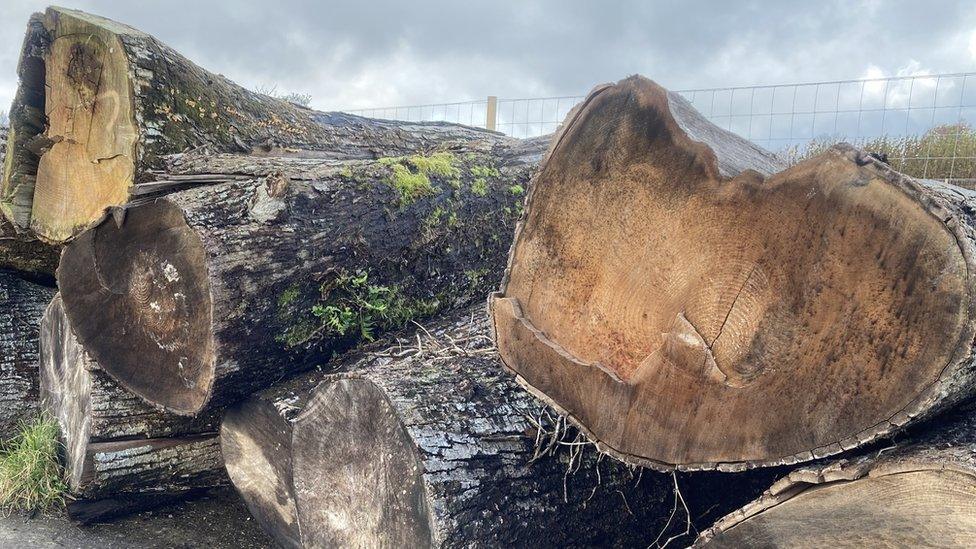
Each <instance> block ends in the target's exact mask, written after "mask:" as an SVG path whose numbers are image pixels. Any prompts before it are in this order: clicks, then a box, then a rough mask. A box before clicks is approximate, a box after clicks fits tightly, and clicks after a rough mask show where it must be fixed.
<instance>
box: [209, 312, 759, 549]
mask: <svg viewBox="0 0 976 549" xmlns="http://www.w3.org/2000/svg"><path fill="white" fill-rule="evenodd" d="M485 316H486V315H485V312H484V309H483V308H482V307H476V308H470V309H467V310H463V311H460V312H455V313H451V314H450V315H447V316H446V317H444V318H443V319H442V320H441V321H439V322H436V323H433V324H431V326H430V327H429V328H427V329H420V330H419V331H417V332H416V333H414V334H410V333H407V334H404V337H403V338H402V339H397V340H396V342H394V343H390V342H389V341H387V342H386V343H384V344H378V345H374V346H372V347H369V348H366V349H364V350H360V351H357V352H355V353H353V354H351V355H350V356H348V357H345V358H344V359H343V360H341V361H339V362H338V367H339V369H340V371H339V372H336V373H331V374H329V373H322V372H319V373H313V374H306V375H303V376H300V377H297V378H295V379H293V380H290V381H288V382H286V383H284V384H281V385H279V386H276V387H274V388H271V389H268V390H265V391H263V392H260V393H257V394H255V395H254V396H252V397H251V398H250V399H248V400H246V401H244V402H242V403H240V404H238V405H236V406H234V407H232V408H230V409H229V410H228V412H227V414H226V415H225V417H224V421H223V423H222V425H221V445H222V448H223V453H224V459H225V462H226V464H227V469H228V473H229V475H230V478H231V481H232V482H233V483H234V485H235V486H236V488H237V490H238V491H239V492H240V493H241V495H242V496H243V498H244V500H245V501H246V502H247V505H248V507H249V509H250V510H251V512H252V514H253V515H254V516H255V518H256V519H257V520H258V522H259V523H260V524H261V525H262V527H263V528H264V529H265V530H266V531H267V532H268V533H269V534H270V535H272V536H273V537H274V538H275V539H276V540H277V541H278V542H279V543H280V544H282V545H283V546H285V547H431V546H434V547H468V546H489V547H507V546H535V547H566V546H573V547H585V546H641V547H644V546H648V545H649V544H651V543H652V542H654V541H655V540H656V539H658V540H661V541H663V540H665V539H667V538H668V537H671V536H677V537H676V539H679V538H680V534H681V532H682V530H683V529H684V528H685V525H686V517H685V516H684V514H683V513H684V506H683V505H682V504H681V503H680V500H679V499H677V497H676V494H675V492H674V486H675V484H674V483H675V480H674V478H673V477H672V476H671V475H662V474H655V473H651V472H643V471H640V470H638V469H632V468H630V467H627V466H625V465H623V464H621V463H619V462H616V461H614V460H612V459H603V456H602V455H601V454H599V453H598V452H596V451H594V447H593V446H592V445H589V444H587V443H586V442H585V441H584V440H585V439H583V438H582V436H581V435H580V434H579V433H578V432H577V431H575V430H574V429H572V428H567V427H566V423H565V421H564V420H562V419H559V418H558V417H557V416H555V415H550V414H549V412H548V410H547V409H546V408H544V407H543V406H542V405H541V403H539V402H538V401H537V400H536V399H534V398H533V397H532V396H531V395H529V394H528V393H527V392H525V391H524V390H523V389H521V388H520V387H519V386H518V385H517V384H516V383H515V382H514V381H512V380H510V379H509V378H508V377H507V376H506V374H505V373H504V372H503V370H502V368H501V365H500V363H499V360H498V357H497V354H496V352H495V350H494V349H493V347H492V346H491V342H490V339H489V338H488V328H487V322H486V319H485ZM729 486H736V487H737V488H740V489H738V490H735V489H733V490H729V489H728V487H729ZM742 486H743V485H742V484H741V483H739V482H738V481H735V482H727V483H724V486H722V487H721V488H720V490H728V492H727V494H726V497H724V498H720V499H719V503H718V505H717V508H718V509H728V508H732V507H731V506H730V505H734V504H732V503H731V502H733V501H736V500H740V501H745V500H747V499H748V496H747V494H749V493H753V494H755V493H758V492H757V491H752V492H750V491H748V490H747V489H741V488H742ZM685 490H686V491H687V490H688V488H685ZM760 490H761V488H760ZM723 493H725V492H723ZM692 515H693V516H699V515H701V510H692ZM669 517H671V520H669ZM686 541H690V540H686Z"/></svg>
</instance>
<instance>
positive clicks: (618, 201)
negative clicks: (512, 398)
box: [493, 77, 976, 470]
mask: <svg viewBox="0 0 976 549" xmlns="http://www.w3.org/2000/svg"><path fill="white" fill-rule="evenodd" d="M779 169H780V165H779V164H778V163H777V161H776V160H775V159H774V158H773V157H772V156H771V155H770V154H769V153H766V152H764V151H762V150H760V149H758V148H756V147H754V146H753V145H751V144H749V143H747V142H746V141H744V140H743V139H741V138H738V137H736V136H734V135H732V134H730V133H727V132H725V131H723V130H721V129H719V128H717V127H715V126H713V125H711V124H710V123H709V122H707V121H706V120H704V119H703V118H702V117H701V116H700V115H699V114H698V113H697V112H695V111H694V109H693V108H692V107H691V105H690V104H689V103H688V102H687V101H685V100H684V99H682V98H681V97H679V96H677V95H675V94H670V93H668V92H667V91H666V90H664V89H663V88H661V87H659V86H657V85H656V84H654V83H652V82H651V81H649V80H646V79H644V78H641V77H632V78H629V79H627V80H624V81H621V82H620V83H618V84H616V85H608V86H604V87H601V88H598V89H597V90H595V91H594V92H593V93H591V94H590V96H589V97H588V98H587V100H586V101H584V102H583V103H582V104H581V106H580V107H579V108H578V109H576V110H575V111H574V112H573V113H571V115H570V117H569V119H568V121H567V123H566V124H565V126H564V128H563V129H562V131H561V132H560V133H559V135H557V136H556V137H555V138H554V146H553V148H552V150H551V151H550V153H549V155H548V157H547V159H546V160H545V162H544V165H543V167H541V168H540V172H539V175H538V177H537V179H536V180H535V182H534V184H533V189H532V192H531V194H530V196H529V198H528V201H527V208H526V215H525V217H524V218H523V222H522V225H521V226H520V228H519V229H518V232H517V234H516V241H515V244H514V246H513V251H512V254H511V257H510V264H509V270H508V272H507V277H506V279H505V281H504V283H503V286H502V291H501V293H500V294H498V295H497V296H496V297H495V299H494V300H493V314H494V323H495V337H496V340H497V344H498V347H499V349H500V352H501V355H502V358H503V360H504V362H505V364H506V365H507V366H508V367H509V368H511V369H512V370H513V371H514V372H515V373H516V374H517V375H518V378H519V380H520V381H521V382H522V383H524V384H525V385H526V386H527V387H529V388H530V390H532V391H533V392H534V393H535V394H537V395H539V396H540V397H541V398H543V399H545V400H547V401H548V402H551V403H553V404H554V405H555V406H556V407H558V408H559V409H561V410H563V411H564V412H565V413H566V414H568V415H569V416H571V417H572V418H573V419H574V420H575V421H576V422H577V423H578V424H579V425H581V426H582V427H583V429H584V430H586V431H587V432H588V433H589V434H590V436H592V438H593V439H594V440H596V441H599V442H600V444H601V447H602V448H604V449H606V451H608V452H610V453H612V454H614V455H616V456H618V457H620V458H621V459H624V460H626V461H629V462H631V463H637V464H642V465H648V466H651V467H657V468H660V469H665V470H667V469H673V468H678V469H687V470H692V469H710V468H719V469H723V470H738V469H742V468H746V467H752V466H756V465H772V464H787V463H794V462H798V461H803V460H809V459H812V458H815V457H823V456H827V455H831V454H835V453H837V452H840V451H842V450H845V449H850V448H854V447H857V446H859V445H861V444H863V443H865V442H867V441H870V440H873V439H875V438H877V437H879V436H881V435H884V434H886V433H889V432H891V431H892V430H894V429H896V428H898V427H900V426H903V425H905V424H907V423H908V422H909V421H911V420H912V419H917V418H919V417H922V416H926V415H929V414H931V413H933V412H935V411H938V410H940V409H944V408H946V407H948V406H951V405H952V404H953V403H955V402H958V401H959V400H960V399H961V398H962V397H964V396H965V395H967V394H971V392H972V389H973V385H974V373H976V369H974V368H973V367H972V362H973V358H972V351H973V339H974V337H973V336H974V333H976V317H974V311H976V309H974V301H973V298H974V295H973V290H972V289H973V288H974V280H973V275H974V274H976V265H973V249H974V248H973V240H974V236H973V228H974V224H973V221H972V219H973V218H972V216H971V215H970V214H969V213H968V212H970V211H972V209H973V208H974V207H976V195H974V194H973V193H972V192H969V191H964V190H961V189H957V188H954V187H951V186H947V185H942V184H939V183H936V182H927V181H915V180H913V179H910V178H908V177H905V176H903V175H901V174H898V173H896V172H894V171H892V170H891V169H889V168H888V167H887V166H885V165H883V164H881V163H879V162H876V161H875V160H874V159H872V158H870V157H869V156H867V155H865V154H862V153H861V152H859V151H857V150H855V149H853V148H851V147H849V146H846V145H838V146H836V147H834V148H832V149H830V150H829V151H827V152H825V153H824V154H822V155H820V156H818V157H816V158H813V159H811V160H808V161H806V162H803V163H801V164H799V165H797V166H794V167H792V168H790V169H788V170H784V171H780V172H779V173H775V172H777V170H779Z"/></svg>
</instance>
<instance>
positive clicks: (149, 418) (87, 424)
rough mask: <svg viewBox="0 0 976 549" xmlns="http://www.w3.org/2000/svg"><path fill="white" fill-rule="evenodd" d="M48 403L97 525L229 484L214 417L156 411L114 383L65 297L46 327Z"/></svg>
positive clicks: (75, 506) (84, 509)
mask: <svg viewBox="0 0 976 549" xmlns="http://www.w3.org/2000/svg"><path fill="white" fill-rule="evenodd" d="M40 342H41V401H42V402H43V404H44V408H45V409H46V411H47V412H48V413H49V414H50V415H51V416H52V417H54V418H56V419H57V421H58V424H59V426H60V428H61V434H62V438H63V443H64V447H65V470H66V476H67V480H68V484H69V488H70V491H71V494H70V497H69V502H68V505H67V508H68V513H69V514H70V515H71V516H72V517H73V518H75V519H76V520H79V521H82V522H90V521H93V520H98V519H103V518H107V517H108V516H110V515H117V514H123V513H130V512H135V511H139V510H143V509H146V508H149V507H154V506H158V505H163V504H166V503H168V502H171V501H173V500H176V499H181V498H185V497H189V496H190V495H193V494H194V493H197V492H201V491H205V490H207V489H210V488H215V487H217V486H221V485H225V484H226V482H227V481H226V475H225V473H224V469H223V462H222V460H221V458H220V450H219V442H218V440H217V437H216V425H217V418H216V417H215V416H214V415H210V416H203V417H198V418H187V417H184V416H177V415H174V414H169V413H166V412H162V411H160V410H157V409H155V408H153V407H151V406H150V405H148V404H147V403H145V402H143V401H142V400H141V399H139V398H138V397H136V396H135V395H133V394H132V393H129V392H128V391H126V390H125V389H123V388H122V387H121V386H119V385H118V384H117V383H116V382H115V381H113V380H112V379H111V378H109V377H108V376H107V375H106V374H105V373H104V372H102V371H101V369H100V368H99V367H98V364H97V363H96V362H95V361H94V360H92V358H91V356H90V355H89V354H88V353H87V352H86V351H85V349H84V348H83V347H82V346H81V345H80V344H79V343H78V340H77V338H75V336H74V333H73V332H72V330H71V327H70V325H69V324H68V322H67V318H66V317H65V315H64V309H63V307H62V303H61V298H60V296H56V297H55V298H54V300H53V301H51V303H50V305H49V306H48V308H47V311H46V312H45V314H44V318H43V321H42V322H41V334H40Z"/></svg>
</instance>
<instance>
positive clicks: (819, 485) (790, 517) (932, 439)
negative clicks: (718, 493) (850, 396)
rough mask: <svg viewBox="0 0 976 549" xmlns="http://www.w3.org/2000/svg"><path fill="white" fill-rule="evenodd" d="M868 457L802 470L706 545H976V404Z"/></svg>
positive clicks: (704, 539) (703, 542) (704, 538)
mask: <svg viewBox="0 0 976 549" xmlns="http://www.w3.org/2000/svg"><path fill="white" fill-rule="evenodd" d="M905 435H906V436H905V437H904V438H903V439H902V440H899V441H897V442H893V443H891V444H890V445H883V444H882V445H879V446H883V447H882V448H880V449H877V450H874V451H872V452H870V453H867V454H865V455H861V456H859V457H853V458H850V459H841V460H837V461H833V462H829V463H826V464H823V463H821V464H817V465H811V466H807V467H802V468H799V469H796V470H794V471H792V472H790V473H789V475H787V476H786V477H784V478H782V479H780V480H779V481H777V482H776V483H774V484H773V485H772V486H771V487H770V488H769V489H768V490H767V491H766V492H765V493H764V494H763V495H762V496H761V497H760V498H759V499H757V500H755V501H753V502H752V503H749V504H748V505H746V506H744V507H742V508H741V509H738V510H736V511H734V512H733V513H731V514H729V515H728V516H726V517H725V518H723V519H721V520H720V521H718V522H717V523H716V524H715V526H713V527H712V528H710V529H708V530H706V531H705V532H703V533H702V535H701V536H700V537H699V539H698V541H697V542H696V544H695V545H696V546H697V547H708V548H710V549H711V548H715V549H720V548H723V547H728V548H735V547H800V546H802V547H851V548H855V547H959V548H963V547H973V545H974V543H976V407H973V406H972V405H970V406H969V407H968V408H966V409H963V410H959V411H957V412H954V413H953V414H952V415H951V416H949V417H938V418H935V419H934V420H932V421H930V422H928V423H926V424H924V425H919V426H918V427H917V428H915V429H913V430H911V431H909V432H908V433H905Z"/></svg>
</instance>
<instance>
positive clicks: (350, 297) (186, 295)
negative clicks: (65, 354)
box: [58, 142, 538, 415]
mask: <svg viewBox="0 0 976 549" xmlns="http://www.w3.org/2000/svg"><path fill="white" fill-rule="evenodd" d="M537 157H538V150H537V149H533V148H532V147H525V146H523V145H522V144H516V146H509V145H508V144H506V145H504V146H498V145H496V144H493V143H492V142H469V143H467V144H466V145H464V146H463V147H457V148H454V149H451V150H450V151H446V152H443V151H442V152H440V153H437V154H434V155H431V156H420V155H417V156H411V157H407V158H401V159H393V158H388V159H381V160H379V161H347V162H335V161H327V160H310V159H286V158H256V157H254V156H234V155H216V156H214V155H196V156H194V155H184V157H183V158H181V160H180V161H179V162H178V163H175V164H174V165H173V166H172V168H171V169H172V170H173V171H174V172H179V173H174V174H173V175H172V176H171V177H179V176H181V175H186V173H196V174H199V173H201V172H204V171H206V172H210V173H216V177H224V176H226V175H227V174H236V175H235V176H234V177H248V178H249V179H243V180H236V181H230V182H227V183H223V184H215V185H208V186H205V187H199V188H196V189H191V190H186V191H182V192H179V193H175V194H171V195H168V197H167V198H165V199H158V200H153V201H149V203H147V204H143V205H140V206H137V207H132V208H129V209H128V210H126V212H125V214H124V217H120V218H117V219H112V220H108V221H106V222H104V223H102V224H101V225H99V226H98V227H97V228H95V229H94V230H92V231H89V232H87V233H85V234H83V235H82V236H81V237H79V238H78V239H76V240H75V241H73V242H72V243H71V244H70V245H69V246H67V247H66V249H65V252H64V254H63V255H62V260H61V264H60V267H59V268H58V280H59V282H60V288H61V295H62V298H63V300H64V306H65V311H66V313H67V315H68V318H69V319H70V320H71V324H72V326H74V327H75V332H76V334H77V336H78V339H79V341H80V342H81V343H82V345H84V347H85V348H86V349H87V350H88V351H89V352H90V353H91V355H92V357H94V359H95V360H96V361H97V362H98V364H99V366H100V367H101V368H103V369H104V371H105V372H107V373H108V374H109V375H111V376H112V377H113V378H115V379H116V380H118V381H119V382H120V383H121V384H122V386H123V387H125V388H127V389H129V390H130V391H132V392H134V393H136V394H138V395H140V396H142V397H143V398H145V399H146V400H148V401H149V402H151V403H154V404H156V405H159V406H162V407H164V408H165V409H167V410H169V411H172V412H175V413H179V414H188V415H195V414H197V413H200V412H201V411H202V410H206V409H216V408H220V407H222V406H225V405H227V404H229V403H231V402H234V401H235V400H238V399H240V398H242V397H244V396H246V395H248V394H250V393H252V392H254V391H255V390H258V389H261V388H263V387H267V386H269V385H271V384H272V383H274V382H275V381H277V380H280V379H281V378H282V376H284V375H286V374H288V373H289V372H296V371H299V370H301V369H306V368H309V367H312V366H316V365H320V364H321V363H322V360H323V358H322V356H323V352H325V353H327V352H328V351H330V350H332V349H336V348H341V347H343V346H344V345H348V344H350V343H352V342H354V341H355V340H356V339H358V338H359V336H360V335H361V336H364V337H366V338H369V337H371V336H372V332H373V331H376V330H379V329H382V328H389V327H396V326H400V325H403V324H405V323H406V322H407V321H408V320H410V319H412V318H419V317H423V316H426V315H429V314H431V313H432V312H434V311H436V310H439V309H443V308H444V307H455V306H460V305H464V304H467V303H470V302H472V301H473V300H475V299H480V298H481V297H482V296H483V295H485V294H487V293H488V292H489V291H490V288H492V287H495V284H496V283H497V282H496V281H497V280H500V278H501V270H502V265H504V257H505V254H506V252H507V250H508V246H509V243H510V242H511V241H510V235H511V234H512V232H513V229H514V220H515V219H516V218H517V216H518V215H519V212H520V210H521V203H522V199H523V196H522V193H523V192H524V185H526V184H527V182H528V180H529V172H530V170H531V169H532V167H533V166H534V165H535V160H536V159H537ZM241 174H244V175H241ZM123 219H124V221H123ZM120 224H121V226H120Z"/></svg>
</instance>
